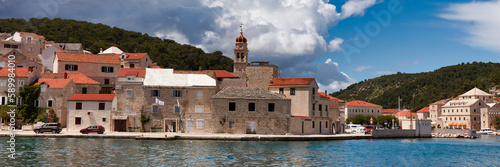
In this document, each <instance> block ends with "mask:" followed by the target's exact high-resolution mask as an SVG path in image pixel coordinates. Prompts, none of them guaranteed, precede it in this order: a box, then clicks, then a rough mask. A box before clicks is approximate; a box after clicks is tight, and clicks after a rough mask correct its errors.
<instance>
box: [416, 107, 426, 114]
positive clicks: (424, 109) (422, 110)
mask: <svg viewBox="0 0 500 167" xmlns="http://www.w3.org/2000/svg"><path fill="white" fill-rule="evenodd" d="M417 112H422V113H424V112H429V107H424V108H422V109H420V110H418V111H417Z"/></svg>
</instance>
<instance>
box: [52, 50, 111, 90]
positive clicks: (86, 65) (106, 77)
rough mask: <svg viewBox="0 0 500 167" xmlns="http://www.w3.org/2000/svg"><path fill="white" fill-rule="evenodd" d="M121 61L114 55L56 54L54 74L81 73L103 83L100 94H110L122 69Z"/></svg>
mask: <svg viewBox="0 0 500 167" xmlns="http://www.w3.org/2000/svg"><path fill="white" fill-rule="evenodd" d="M120 63H121V62H120V60H119V59H118V57H116V56H114V55H93V54H76V53H64V52H58V53H56V57H55V58H54V73H64V72H80V73H82V74H84V75H85V76H88V77H90V78H91V79H93V80H95V81H97V82H99V83H101V85H100V87H101V90H100V91H99V93H100V94H110V93H111V92H112V91H111V89H112V88H113V87H114V85H115V80H116V75H117V74H118V69H120Z"/></svg>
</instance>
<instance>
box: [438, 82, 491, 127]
mask: <svg viewBox="0 0 500 167" xmlns="http://www.w3.org/2000/svg"><path fill="white" fill-rule="evenodd" d="M493 100H494V99H493V95H491V94H488V93H486V92H484V91H482V90H480V89H478V88H473V89H471V90H469V91H468V92H466V93H464V94H462V95H460V96H458V97H457V98H455V99H453V100H450V101H448V102H447V103H446V104H445V105H443V106H442V107H441V121H442V123H443V125H442V127H443V128H454V129H476V130H480V129H481V127H482V125H481V124H483V121H482V120H481V113H483V112H484V114H485V115H487V114H488V110H489V108H490V107H489V106H488V105H487V103H494V101H493ZM484 124H486V121H484Z"/></svg>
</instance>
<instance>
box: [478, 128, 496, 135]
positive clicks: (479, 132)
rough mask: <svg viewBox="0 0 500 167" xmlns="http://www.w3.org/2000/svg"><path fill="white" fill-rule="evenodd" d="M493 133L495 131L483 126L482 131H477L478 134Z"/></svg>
mask: <svg viewBox="0 0 500 167" xmlns="http://www.w3.org/2000/svg"><path fill="white" fill-rule="evenodd" d="M490 133H493V131H492V130H491V129H490V128H483V129H481V130H480V131H477V132H476V134H478V135H487V134H490Z"/></svg>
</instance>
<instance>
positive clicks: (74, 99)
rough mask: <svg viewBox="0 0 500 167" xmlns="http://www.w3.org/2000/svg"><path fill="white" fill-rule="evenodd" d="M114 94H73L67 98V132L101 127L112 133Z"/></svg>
mask: <svg viewBox="0 0 500 167" xmlns="http://www.w3.org/2000/svg"><path fill="white" fill-rule="evenodd" d="M116 105H117V104H116V96H115V95H114V94H75V95H73V96H71V97H70V98H68V131H80V129H83V128H86V127H88V126H92V125H101V126H103V127H104V128H105V130H106V131H107V132H110V131H113V130H112V129H113V127H112V123H111V112H112V111H115V110H116Z"/></svg>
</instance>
